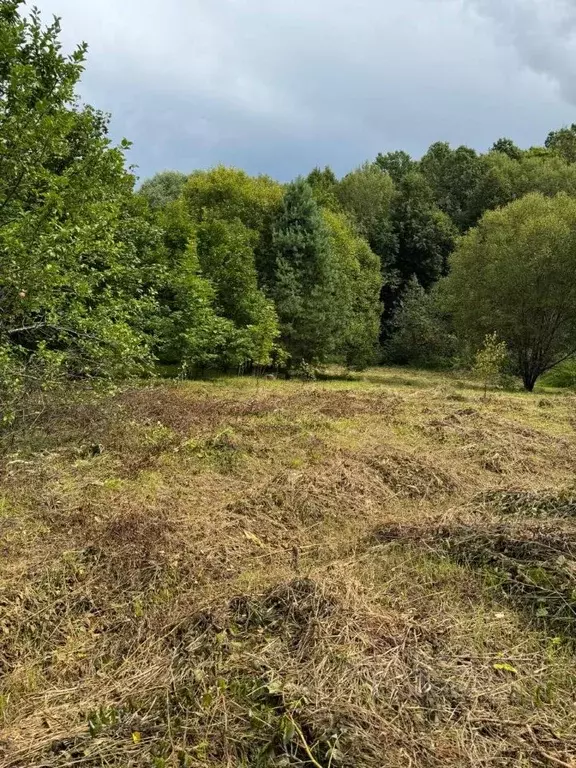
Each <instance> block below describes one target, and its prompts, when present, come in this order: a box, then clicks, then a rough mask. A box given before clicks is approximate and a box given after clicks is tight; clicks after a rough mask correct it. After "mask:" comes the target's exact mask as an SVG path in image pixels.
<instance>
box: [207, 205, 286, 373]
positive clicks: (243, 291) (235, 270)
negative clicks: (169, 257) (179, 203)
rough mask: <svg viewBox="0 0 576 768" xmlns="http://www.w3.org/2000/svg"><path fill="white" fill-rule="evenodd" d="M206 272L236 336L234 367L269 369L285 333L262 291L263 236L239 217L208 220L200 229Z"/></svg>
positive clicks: (231, 354) (231, 353) (232, 355)
mask: <svg viewBox="0 0 576 768" xmlns="http://www.w3.org/2000/svg"><path fill="white" fill-rule="evenodd" d="M196 238H197V244H198V256H199V262H200V267H201V270H202V274H203V275H204V276H205V277H206V278H208V279H209V280H210V282H211V284H212V286H213V287H214V292H215V299H216V308H217V312H218V314H219V315H221V316H222V317H225V318H226V319H227V320H230V321H231V323H232V325H233V327H234V329H235V331H236V332H235V334H234V336H233V338H231V339H230V340H229V345H230V348H229V350H228V352H227V354H226V358H227V362H228V364H229V365H235V366H238V365H245V364H248V363H256V364H257V365H268V364H269V363H270V362H271V354H272V351H273V348H274V342H275V340H276V338H277V337H278V335H279V331H278V318H277V316H276V311H275V309H274V306H273V304H272V303H271V302H270V301H269V300H268V299H267V298H266V297H265V296H264V294H263V293H262V291H261V290H260V289H259V287H258V278H257V274H256V264H255V257H254V248H255V246H256V244H257V242H258V233H257V232H255V231H254V230H250V229H248V227H246V226H244V224H242V222H241V221H239V220H238V219H233V220H232V221H226V220H223V219H219V218H216V217H211V216H205V218H204V220H203V221H202V222H201V223H200V224H199V225H198V227H197V230H196Z"/></svg>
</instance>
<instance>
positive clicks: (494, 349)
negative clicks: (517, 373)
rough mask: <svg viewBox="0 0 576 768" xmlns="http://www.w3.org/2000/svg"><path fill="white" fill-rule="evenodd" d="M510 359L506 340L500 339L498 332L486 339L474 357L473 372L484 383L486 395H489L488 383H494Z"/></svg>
mask: <svg viewBox="0 0 576 768" xmlns="http://www.w3.org/2000/svg"><path fill="white" fill-rule="evenodd" d="M507 359H508V350H507V348H506V342H504V341H499V340H498V334H497V333H491V334H488V335H487V336H486V338H485V339H484V344H483V345H482V348H481V349H479V350H478V352H477V353H476V357H475V358H474V367H473V372H474V373H475V375H476V376H478V378H479V379H481V380H482V381H483V383H484V397H485V398H486V397H487V393H488V385H489V384H494V383H495V382H496V381H497V379H498V377H499V376H500V374H501V373H502V369H503V368H504V365H505V363H506V361H507Z"/></svg>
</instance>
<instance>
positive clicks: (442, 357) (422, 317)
mask: <svg viewBox="0 0 576 768" xmlns="http://www.w3.org/2000/svg"><path fill="white" fill-rule="evenodd" d="M456 347H457V342H456V339H455V337H454V336H453V335H452V334H450V332H449V331H448V328H447V324H446V321H445V319H444V318H443V316H442V314H441V312H440V309H439V306H438V303H437V301H436V300H435V297H434V295H433V294H431V293H429V292H427V291H425V290H424V289H423V288H422V286H421V285H420V283H419V282H418V280H417V279H416V277H413V278H412V279H411V280H410V282H409V283H408V285H407V286H406V289H405V290H404V292H403V294H402V296H401V298H400V302H399V306H398V309H397V311H396V313H395V315H394V320H393V322H392V327H391V333H390V338H389V339H388V341H387V342H386V344H385V345H384V356H385V359H386V360H387V361H388V362H391V363H395V364H397V365H417V366H424V367H427V366H433V367H438V366H445V365H447V364H448V363H449V361H450V359H451V358H452V357H453V356H454V354H455V352H456Z"/></svg>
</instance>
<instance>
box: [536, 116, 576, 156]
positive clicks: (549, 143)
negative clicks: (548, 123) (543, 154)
mask: <svg viewBox="0 0 576 768" xmlns="http://www.w3.org/2000/svg"><path fill="white" fill-rule="evenodd" d="M544 146H545V147H546V148H547V149H550V150H551V151H552V152H554V153H556V154H558V155H560V157H562V158H563V159H564V160H565V161H566V162H567V163H576V123H572V125H571V126H570V127H569V128H566V127H565V128H560V130H558V131H551V132H550V133H549V134H548V137H547V138H546V141H545V142H544Z"/></svg>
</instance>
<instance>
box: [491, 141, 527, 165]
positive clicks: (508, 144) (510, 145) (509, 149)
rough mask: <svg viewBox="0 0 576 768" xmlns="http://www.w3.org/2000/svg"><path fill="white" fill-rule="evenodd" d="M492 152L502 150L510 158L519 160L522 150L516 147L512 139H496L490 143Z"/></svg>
mask: <svg viewBox="0 0 576 768" xmlns="http://www.w3.org/2000/svg"><path fill="white" fill-rule="evenodd" d="M491 151H492V152H502V154H504V155H507V156H508V157H509V158H510V159H511V160H520V158H521V157H522V150H521V149H520V147H517V146H516V144H514V142H513V141H512V139H505V138H504V139H498V141H495V142H494V144H493V145H492V150H491Z"/></svg>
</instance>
